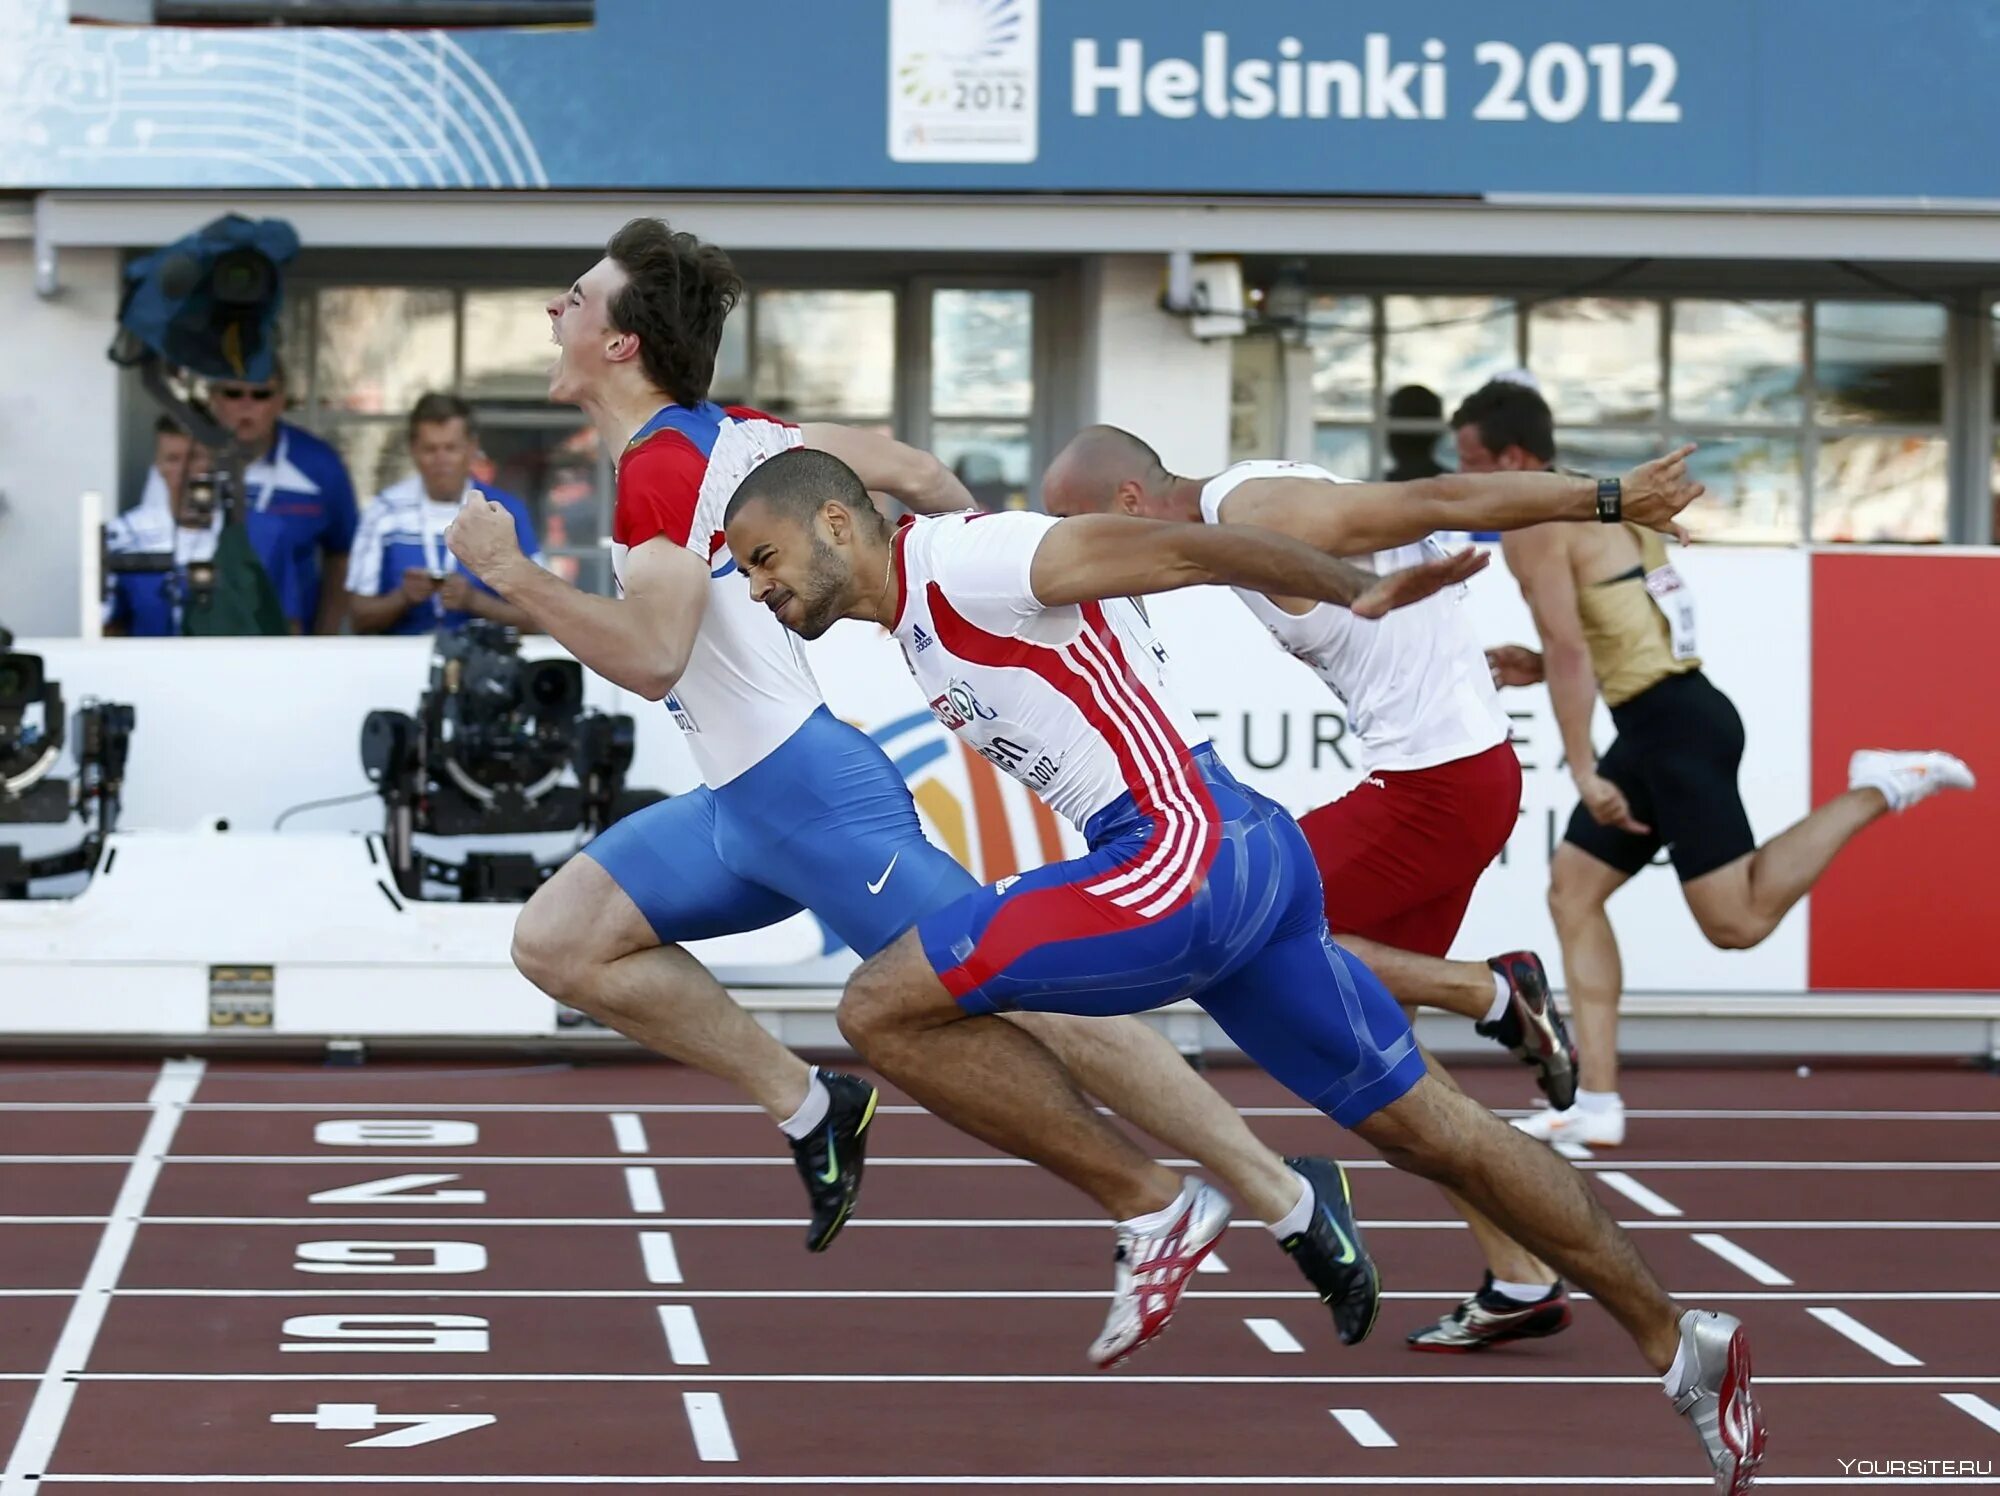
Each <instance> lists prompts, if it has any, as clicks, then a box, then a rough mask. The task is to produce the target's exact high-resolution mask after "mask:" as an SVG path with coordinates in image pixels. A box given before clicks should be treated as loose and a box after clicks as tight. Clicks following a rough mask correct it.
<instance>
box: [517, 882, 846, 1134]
mask: <svg viewBox="0 0 2000 1496" xmlns="http://www.w3.org/2000/svg"><path fill="white" fill-rule="evenodd" d="M513 955H514V964H515V966H517V967H519V968H520V971H521V974H522V975H523V976H525V977H526V978H527V979H528V980H529V981H531V982H533V983H534V984H535V985H536V986H537V987H539V988H541V989H542V991H544V992H546V993H547V994H548V995H549V996H550V997H553V998H555V999H557V1000H558V1001H561V1002H566V1003H568V1004H569V1005H570V1006H571V1007H574V1008H578V1009H580V1010H582V1011H583V1012H585V1013H588V1014H589V1015H590V1016H591V1017H592V1018H595V1019H596V1020H597V1021H598V1022H600V1023H603V1024H607V1025H609V1026H610V1027H612V1028H614V1029H616V1030H618V1032H619V1033H621V1034H624V1035H625V1036H626V1037H627V1038H630V1039H635V1040H637V1041H638V1042H639V1043H641V1044H643V1045H645V1046H646V1047H647V1048H648V1049H650V1050H653V1051H654V1052H655V1053H657V1054H663V1055H666V1056H667V1057H668V1058H669V1059H675V1060H679V1061H681V1062H682V1063H684V1064H688V1065H692V1066H694V1067H695V1068H696V1069H697V1070H702V1071H706V1072H707V1073H708V1074H710V1075H713V1076H716V1077H718V1078H719V1079H722V1080H726V1081H729V1082H730V1083H731V1084H733V1085H735V1086H736V1087H738V1088H739V1089H740V1090H742V1091H743V1092H744V1093H745V1094H746V1095H748V1096H749V1097H750V1099H751V1100H753V1101H755V1102H756V1103H757V1104H758V1105H759V1106H761V1107H763V1108H764V1110H765V1111H767V1112H769V1113H770V1114H771V1117H772V1119H773V1120H774V1121H780V1122H781V1121H783V1120H784V1119H785V1118H787V1117H789V1116H790V1115H791V1114H792V1113H793V1112H795V1111H797V1110H798V1109H799V1105H800V1103H801V1102H803V1101H804V1100H805V1095H806V1088H807V1085H808V1081H809V1077H810V1075H811V1071H810V1069H809V1067H808V1066H807V1065H806V1063H805V1062H804V1061H803V1060H801V1059H800V1058H799V1057H798V1056H797V1055H795V1054H793V1053H792V1052H791V1051H790V1050H788V1049H786V1048H785V1046H784V1045H782V1044H780V1043H779V1042H778V1041H777V1040H776V1039H774V1038H772V1037H771V1036H770V1034H768V1033H766V1032H765V1031H764V1028H763V1026H762V1025H761V1024H759V1023H758V1022H757V1020H756V1019H754V1018H752V1017H751V1016H750V1015H749V1014H748V1013H746V1012H744V1011H743V1010H742V1009H741V1008H739V1007H738V1006H737V1005H736V1004H735V1003H734V1002H733V1001H731V999H730V996H729V994H728V993H727V992H726V991H724V990H723V987H722V984H721V983H720V982H718V981H716V979H715V978H714V977H713V976H712V975H710V973H709V971H708V969H707V968H706V967H704V966H703V965H702V964H701V963H700V962H699V961H697V960H695V959H694V957H692V956H690V955H689V954H688V953H687V952H686V951H684V950H682V949H681V948H680V947H679V946H677V945H661V944H660V941H659V937H658V936H657V935H655V934H654V933H653V928H652V926H651V925H650V924H648V923H647V921H646V917H645V916H644V915H643V914H641V913H640V912H639V910H638V907H637V906H636V905H634V904H633V902H632V900H631V899H630V898H629V897H627V896H626V893H625V891H624V890H623V889H622V888H620V887H619V886H618V884H617V882H616V880H614V879H613V878H612V876H611V875H610V874H609V873H607V872H605V870H604V869H603V868H602V867H600V866H599V865H598V864H597V863H595V862H593V861H592V860H591V859H590V858H589V857H587V856H586V857H573V858H571V859H570V860H569V861H568V862H567V863H565V864H564V865H563V868H562V870H561V871H560V872H558V873H557V874H556V875H555V877H553V878H551V879H550V880H549V881H548V882H547V883H545V884H543V885H542V887H541V888H539V889H538V890H536V892H535V895H534V897H533V898H531V899H529V900H528V902H527V904H526V905H525V906H524V907H523V908H522V910H521V914H520V918H519V919H518V920H517V921H516V922H515V925H514V950H513Z"/></svg>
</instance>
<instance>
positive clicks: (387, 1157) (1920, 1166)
mask: <svg viewBox="0 0 2000 1496" xmlns="http://www.w3.org/2000/svg"><path fill="white" fill-rule="evenodd" d="M877 1110H878V1111H879V1110H880V1108H877ZM639 1151H641V1152H643V1149H641V1150H639ZM127 1157H128V1155H126V1154H123V1153H102V1154H96V1153H8V1154H0V1164H23V1165H35V1164H41V1165H49V1164H122V1163H124V1162H125V1161H126V1158H127ZM168 1162H170V1163H171V1164H173V1165H174V1166H175V1167H176V1168H181V1167H186V1166H192V1165H201V1164H221V1165H224V1166H227V1167H232V1168H242V1167H245V1166H250V1165H265V1166H271V1167H283V1168H287V1169H292V1168H304V1167H306V1166H307V1165H311V1164H328V1165H333V1166H336V1167H352V1166H354V1165H356V1164H385V1165H388V1164H393V1165H396V1166H398V1167H410V1166H422V1165H425V1164H429V1165H432V1166H435V1165H438V1164H451V1165H459V1166H463V1165H467V1164H484V1165H491V1166H495V1167H503V1168H563V1169H576V1168H586V1167H597V1168H623V1167H625V1166H626V1165H627V1164H630V1163H645V1164H651V1165H654V1166H655V1167H659V1168H671V1169H790V1168H795V1167H796V1164H795V1162H794V1161H793V1160H792V1159H790V1158H778V1157H774V1156H772V1155H769V1154H758V1153H707V1154H695V1153H661V1154H654V1155H650V1156H647V1157H645V1158H637V1159H635V1158H634V1157H633V1156H632V1155H631V1153H629V1152H625V1153H623V1154H622V1156H605V1155H600V1154H587V1153H586V1154H561V1153H518V1154H456V1155H453V1154H445V1153H396V1154H387V1153H296V1154H295V1153H183V1154H179V1155H177V1156H176V1157H174V1158H172V1159H170V1160H168ZM1154 1162H1155V1163H1157V1164H1159V1165H1160V1166H1161V1167H1163V1168H1169V1169H1197V1168H1199V1167H1201V1165H1200V1163H1199V1162H1198V1161H1197V1160H1195V1159H1191V1158H1170V1157H1162V1158H1158V1159H1155V1160H1154ZM868 1167H869V1168H871V1169H873V1168H883V1169H1032V1168H1035V1167H1037V1165H1035V1164H1032V1163H1029V1162H1028V1161H1027V1160H1026V1159H1022V1158H963V1157H958V1156H955V1155H949V1154H941V1153H923V1154H914V1155H910V1156H907V1157H901V1158H898V1157H884V1158H870V1159H869V1160H868ZM1341 1167H1342V1168H1344V1169H1346V1170H1347V1171H1348V1172H1349V1173H1367V1172H1387V1171H1389V1170H1390V1169H1391V1167H1392V1166H1391V1165H1390V1164H1388V1163H1385V1162H1384V1161H1383V1160H1381V1159H1379V1158H1376V1159H1358V1160H1356V1161H1354V1162H1352V1163H1343V1164H1342V1165H1341ZM1577 1167H1578V1168H1580V1169H1581V1170H1582V1171H1583V1172H1584V1173H1586V1174H1598V1175H1602V1174H1605V1173H1607V1172H1612V1171H1613V1170H1612V1165H1611V1163H1610V1162H1609V1161H1608V1160H1602V1159H1597V1158H1596V1157H1595V1156H1594V1155H1585V1156H1584V1157H1583V1158H1582V1159H1581V1160H1580V1161H1578V1163H1577ZM1635 1167H1638V1168H1643V1169H1645V1170H1647V1171H1648V1172H1649V1173H1672V1174H1806V1173H1811V1174H2000V1159H1972V1160H1966V1159H1957V1160H1940V1159H1902V1160H1886V1159H1866V1160H1857V1159H1827V1160H1820V1159H1810V1158H1762V1159H1756V1158H1739V1159H1675V1158H1658V1159H1654V1158H1649V1159H1647V1160H1646V1161H1645V1162H1644V1163H1642V1164H1638V1165H1636V1166H1635Z"/></svg>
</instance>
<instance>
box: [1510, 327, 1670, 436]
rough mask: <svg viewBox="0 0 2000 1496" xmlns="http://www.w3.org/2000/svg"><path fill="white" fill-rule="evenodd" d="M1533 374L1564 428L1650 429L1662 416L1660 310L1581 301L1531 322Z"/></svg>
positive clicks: (1529, 364)
mask: <svg viewBox="0 0 2000 1496" xmlns="http://www.w3.org/2000/svg"><path fill="white" fill-rule="evenodd" d="M1528 367H1529V368H1530V369H1532V370H1534V372H1535V378H1536V379H1537V380H1538V381H1540V383H1541V386H1542V394H1543V395H1544V396H1545V397H1547V399H1548V402H1549V409H1551V410H1552V411H1554V412H1555V414H1556V419H1558V420H1561V421H1606V422H1609V421H1644V420H1649V419H1651V418H1652V417H1654V416H1656V415H1658V414H1659V413H1660V306H1659V303H1658V302H1654V301H1623V300H1618V299H1615V298H1612V297H1606V296H1577V297H1572V298H1570V299H1567V300H1563V301H1544V302H1541V303H1539V304H1538V305H1536V306H1535V307H1534V308H1533V309H1532V310H1531V311H1530V312H1529V314H1528Z"/></svg>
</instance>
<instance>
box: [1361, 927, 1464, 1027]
mask: <svg viewBox="0 0 2000 1496" xmlns="http://www.w3.org/2000/svg"><path fill="white" fill-rule="evenodd" d="M1333 938H1334V940H1335V941H1337V942H1338V943H1339V944H1340V945H1341V946H1342V947H1344V948H1345V949H1347V950H1350V951H1352V952H1354V954H1355V955H1357V956H1359V957H1360V958H1361V959H1362V960H1363V961H1364V962H1365V963H1367V966H1368V969H1369V970H1370V971H1372V972H1374V973H1375V975H1376V976H1378V977H1380V978H1381V979H1382V985H1383V986H1384V987H1387V988H1388V989H1389V993H1390V996H1392V997H1394V998H1395V999H1396V1001H1397V1002H1399V1003H1401V1004H1402V1005H1403V1006H1404V1007H1406V1008H1438V1009H1441V1010H1443V1011H1444V1012H1447V1013H1456V1014H1458V1015H1459V1016H1460V1017H1463V1018H1470V1019H1471V1020H1472V1021H1473V1022H1475V1023H1478V1022H1480V1021H1481V1020H1483V1019H1484V1018H1485V1017H1486V1015H1487V1013H1488V1012H1489V1011H1491V1009H1492V1007H1493V968H1492V967H1490V966H1488V965H1487V964H1486V963H1485V962H1484V961H1447V960H1444V959H1443V958H1441V957H1438V956H1423V955H1419V954H1417V953H1416V952H1415V951H1405V950H1398V949H1397V948H1396V947H1394V946H1388V945H1382V944H1380V943H1378V942H1376V941H1373V940H1364V939H1362V937H1361V936H1359V935H1338V934H1337V935H1335V936H1334V937H1333Z"/></svg>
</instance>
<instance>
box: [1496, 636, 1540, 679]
mask: <svg viewBox="0 0 2000 1496" xmlns="http://www.w3.org/2000/svg"><path fill="white" fill-rule="evenodd" d="M1486 668H1487V669H1488V670H1490V671H1492V672H1493V684H1494V685H1495V686H1498V687H1501V688H1503V689H1504V688H1505V687H1507V686H1539V685H1540V684H1541V683H1542V657H1541V656H1540V655H1539V654H1537V653H1536V652H1535V651H1534V650H1532V649H1530V648H1528V646H1527V645H1525V644H1496V645H1494V646H1493V647H1492V648H1491V649H1489V650H1487V651H1486Z"/></svg>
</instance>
